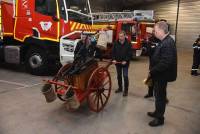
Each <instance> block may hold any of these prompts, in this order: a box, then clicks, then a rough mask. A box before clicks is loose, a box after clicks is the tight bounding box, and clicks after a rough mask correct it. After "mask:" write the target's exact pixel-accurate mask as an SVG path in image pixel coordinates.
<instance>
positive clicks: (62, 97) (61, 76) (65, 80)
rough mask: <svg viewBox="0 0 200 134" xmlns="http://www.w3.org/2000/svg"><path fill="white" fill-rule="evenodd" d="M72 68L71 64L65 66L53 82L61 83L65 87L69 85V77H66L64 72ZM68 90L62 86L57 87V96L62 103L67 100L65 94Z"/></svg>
mask: <svg viewBox="0 0 200 134" xmlns="http://www.w3.org/2000/svg"><path fill="white" fill-rule="evenodd" d="M70 67H71V64H67V65H65V66H63V67H62V68H61V69H60V70H59V71H58V73H57V74H56V76H55V77H54V78H53V81H55V82H59V83H61V84H64V85H69V82H70V81H69V77H68V76H66V75H65V74H64V72H65V71H66V70H67V69H69V68H70ZM66 90H67V88H65V87H63V86H60V85H55V92H56V93H57V96H58V98H59V99H60V100H62V101H66V99H65V92H66Z"/></svg>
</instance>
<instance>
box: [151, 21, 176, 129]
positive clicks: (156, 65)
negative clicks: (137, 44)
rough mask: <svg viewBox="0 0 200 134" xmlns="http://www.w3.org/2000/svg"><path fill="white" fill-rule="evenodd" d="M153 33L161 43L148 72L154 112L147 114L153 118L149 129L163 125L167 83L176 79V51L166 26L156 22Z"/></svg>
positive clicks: (162, 22) (156, 49)
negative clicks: (153, 97) (153, 94)
mask: <svg viewBox="0 0 200 134" xmlns="http://www.w3.org/2000/svg"><path fill="white" fill-rule="evenodd" d="M154 31H155V36H156V38H158V39H159V40H160V41H161V42H160V43H159V44H158V46H157V47H156V48H155V51H154V54H153V55H152V58H151V59H152V61H151V62H152V67H151V69H150V71H149V77H151V78H152V80H153V83H154V92H155V111H154V112H148V113H147V115H148V116H150V117H153V118H154V120H152V121H151V122H150V123H149V125H150V126H151V127H155V126H159V125H163V124H164V113H165V108H166V94H167V93H166V89H167V83H168V82H172V81H175V80H176V77H177V50H176V46H175V42H174V40H173V39H172V38H171V36H170V35H169V30H168V24H167V23H166V22H164V21H160V22H157V23H156V24H155V26H154Z"/></svg>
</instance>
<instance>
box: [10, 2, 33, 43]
mask: <svg viewBox="0 0 200 134" xmlns="http://www.w3.org/2000/svg"><path fill="white" fill-rule="evenodd" d="M32 7H33V6H32V4H31V3H30V2H29V1H28V0H16V4H15V14H14V15H15V16H14V17H15V25H14V37H15V39H17V40H20V41H24V40H25V38H26V37H28V36H30V35H32ZM11 12H12V11H11Z"/></svg>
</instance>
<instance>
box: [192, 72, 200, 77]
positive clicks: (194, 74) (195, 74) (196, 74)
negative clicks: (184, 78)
mask: <svg viewBox="0 0 200 134" xmlns="http://www.w3.org/2000/svg"><path fill="white" fill-rule="evenodd" d="M191 75H193V76H198V75H199V73H197V71H191Z"/></svg>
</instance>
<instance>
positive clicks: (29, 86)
mask: <svg viewBox="0 0 200 134" xmlns="http://www.w3.org/2000/svg"><path fill="white" fill-rule="evenodd" d="M41 84H42V83H36V84H33V85H27V86H24V87H18V88H15V89H24V88H31V87H34V86H38V85H41Z"/></svg>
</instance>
